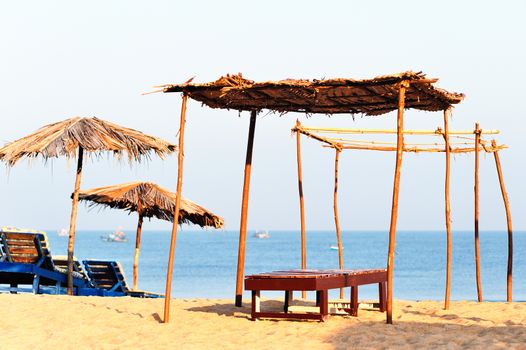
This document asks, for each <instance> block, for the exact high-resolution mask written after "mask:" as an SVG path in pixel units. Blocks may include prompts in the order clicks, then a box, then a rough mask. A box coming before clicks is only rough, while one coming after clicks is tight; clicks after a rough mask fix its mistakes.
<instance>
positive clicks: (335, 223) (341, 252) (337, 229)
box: [333, 148, 344, 299]
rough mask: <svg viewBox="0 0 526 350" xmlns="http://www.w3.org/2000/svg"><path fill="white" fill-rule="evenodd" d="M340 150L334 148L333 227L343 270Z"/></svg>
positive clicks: (341, 297)
mask: <svg viewBox="0 0 526 350" xmlns="http://www.w3.org/2000/svg"><path fill="white" fill-rule="evenodd" d="M340 152H341V151H340V150H339V149H338V148H336V157H335V158H334V205H333V207H334V225H335V226H336V239H337V241H338V262H339V266H340V270H343V246H342V237H341V233H340V219H339V217H338V161H339V159H340ZM343 296H344V295H343V288H340V299H343Z"/></svg>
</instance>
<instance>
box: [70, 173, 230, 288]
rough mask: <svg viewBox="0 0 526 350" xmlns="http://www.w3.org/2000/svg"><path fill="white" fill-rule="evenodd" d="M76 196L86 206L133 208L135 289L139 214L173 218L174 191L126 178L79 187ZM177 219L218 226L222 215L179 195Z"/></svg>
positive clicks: (141, 218)
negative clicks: (110, 183) (117, 182)
mask: <svg viewBox="0 0 526 350" xmlns="http://www.w3.org/2000/svg"><path fill="white" fill-rule="evenodd" d="M79 200H81V201H91V202H92V203H91V204H90V206H97V205H105V206H108V207H110V208H118V209H124V210H128V211H129V212H130V213H131V212H137V214H138V215H139V222H138V224H137V236H136V240H135V256H134V259H133V289H137V280H138V266H139V250H140V245H141V231H142V221H143V218H145V217H146V218H152V217H156V218H158V219H161V220H166V221H172V222H173V219H174V212H175V201H176V194H175V193H173V192H170V191H168V190H167V189H165V188H163V187H161V186H159V185H156V184H154V183H151V182H128V183H124V184H120V185H113V186H105V187H99V188H92V189H89V190H85V191H80V192H79ZM178 223H179V224H182V223H193V224H196V225H199V226H201V227H206V226H210V227H214V228H221V227H223V218H222V217H220V216H217V215H215V214H214V213H212V212H210V211H209V210H207V209H206V208H203V207H202V206H200V205H198V204H196V203H194V202H192V201H190V200H188V199H185V198H181V209H180V211H179V220H178Z"/></svg>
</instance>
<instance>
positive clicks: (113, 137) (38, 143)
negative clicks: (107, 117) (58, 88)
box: [0, 117, 176, 166]
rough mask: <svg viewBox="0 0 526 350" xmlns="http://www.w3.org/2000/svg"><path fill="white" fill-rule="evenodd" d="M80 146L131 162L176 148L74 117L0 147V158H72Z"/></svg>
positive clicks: (130, 131)
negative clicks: (124, 157)
mask: <svg viewBox="0 0 526 350" xmlns="http://www.w3.org/2000/svg"><path fill="white" fill-rule="evenodd" d="M79 147H82V148H83V149H84V150H85V151H88V152H95V153H99V152H102V151H110V152H113V154H114V155H116V156H117V157H121V156H122V154H123V153H124V152H126V153H127V155H128V159H129V160H130V161H131V160H137V161H139V160H140V159H141V158H142V157H146V158H149V157H150V153H151V152H153V153H156V154H157V155H158V156H159V157H161V158H162V157H164V155H166V154H169V153H172V152H174V151H175V150H176V146H175V145H173V144H170V143H169V142H167V141H164V140H162V139H159V138H156V137H153V136H149V135H146V134H143V133H142V132H140V131H137V130H134V129H129V128H125V127H122V126H119V125H116V124H113V123H110V122H107V121H104V120H101V119H98V118H95V117H93V118H81V117H74V118H70V119H66V120H64V121H61V122H57V123H53V124H49V125H46V126H44V127H42V128H40V129H38V130H37V131H36V132H34V133H32V134H30V135H28V136H26V137H23V138H21V139H19V140H17V141H14V142H11V143H9V144H7V145H5V146H4V147H3V148H0V158H1V159H2V160H4V161H5V162H7V163H8V164H9V165H10V166H12V165H14V164H15V163H16V162H17V161H19V160H20V159H22V158H34V157H37V156H38V155H40V156H42V157H43V158H44V159H46V160H47V159H48V158H52V157H58V156H66V157H68V158H74V157H75V154H76V151H77V149H78V148H79Z"/></svg>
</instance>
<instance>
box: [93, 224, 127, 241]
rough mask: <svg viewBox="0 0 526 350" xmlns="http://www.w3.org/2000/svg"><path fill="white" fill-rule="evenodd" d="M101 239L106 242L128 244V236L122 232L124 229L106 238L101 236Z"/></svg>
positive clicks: (109, 234)
mask: <svg viewBox="0 0 526 350" xmlns="http://www.w3.org/2000/svg"><path fill="white" fill-rule="evenodd" d="M100 239H102V240H103V241H104V242H117V243H125V242H128V238H126V234H125V233H124V232H123V231H122V227H119V228H118V229H116V230H115V232H113V233H108V234H107V235H106V236H100Z"/></svg>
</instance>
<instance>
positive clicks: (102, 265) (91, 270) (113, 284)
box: [82, 260, 164, 298]
mask: <svg viewBox="0 0 526 350" xmlns="http://www.w3.org/2000/svg"><path fill="white" fill-rule="evenodd" d="M82 263H83V264H84V268H85V269H86V273H87V275H88V277H89V279H90V280H91V282H92V283H93V285H94V287H96V288H98V289H100V290H102V293H101V294H100V295H102V296H131V297H137V298H162V297H164V295H162V294H157V293H151V292H145V291H140V290H130V289H129V288H128V284H127V283H126V278H125V277H124V270H123V268H122V266H121V264H120V263H119V262H118V261H105V260H83V261H82Z"/></svg>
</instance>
